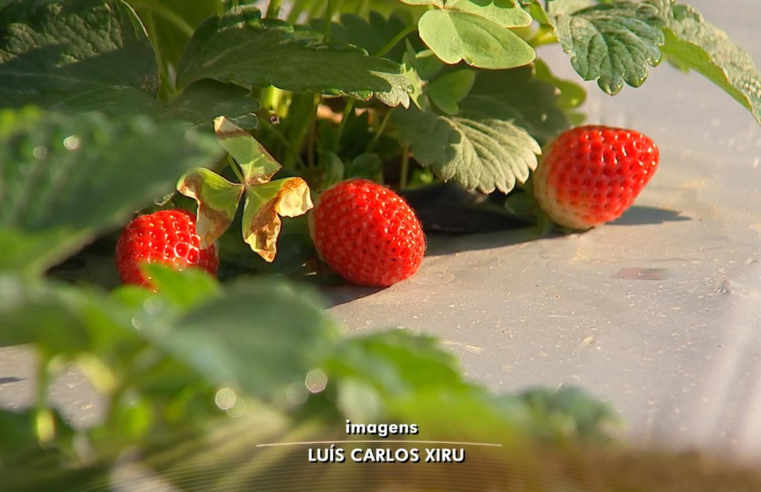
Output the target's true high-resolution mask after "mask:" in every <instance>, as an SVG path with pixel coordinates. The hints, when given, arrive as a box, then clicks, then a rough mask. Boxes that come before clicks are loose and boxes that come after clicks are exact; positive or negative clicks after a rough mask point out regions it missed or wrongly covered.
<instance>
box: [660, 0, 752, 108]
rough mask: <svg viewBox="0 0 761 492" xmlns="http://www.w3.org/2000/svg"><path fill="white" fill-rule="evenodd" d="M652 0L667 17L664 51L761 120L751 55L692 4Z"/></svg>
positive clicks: (671, 58) (672, 59) (673, 59)
mask: <svg viewBox="0 0 761 492" xmlns="http://www.w3.org/2000/svg"><path fill="white" fill-rule="evenodd" d="M653 3H655V4H657V5H658V6H659V8H660V11H661V13H663V14H664V15H667V18H668V24H667V25H666V27H665V28H664V32H665V35H666V37H665V43H664V44H663V46H662V47H661V51H662V52H663V54H664V55H666V56H667V57H668V59H669V60H670V61H674V62H676V63H678V64H679V65H680V66H683V67H688V68H691V69H693V70H695V71H697V72H699V73H701V74H702V75H703V76H705V77H706V78H708V79H709V80H710V81H711V82H713V83H715V84H716V85H718V86H719V87H721V88H722V89H723V90H725V91H726V92H727V93H728V94H729V95H731V96H732V97H733V98H734V99H735V100H737V101H738V102H739V103H740V104H742V105H743V106H745V107H746V108H747V109H748V110H749V111H750V112H751V113H753V116H754V117H755V118H756V121H758V122H759V123H761V74H759V71H758V68H757V67H756V64H755V63H754V62H753V59H752V58H751V56H750V55H749V54H748V53H747V52H746V51H745V50H743V49H742V48H740V47H739V46H737V45H736V44H735V43H733V42H732V41H731V40H730V39H729V36H727V34H726V33H725V32H724V31H722V30H721V29H719V28H717V27H715V26H713V25H712V24H710V23H708V22H705V20H703V17H702V16H701V15H700V13H699V12H698V11H697V10H695V9H694V8H693V7H690V6H689V5H682V4H674V3H673V2H669V1H668V0H657V1H653Z"/></svg>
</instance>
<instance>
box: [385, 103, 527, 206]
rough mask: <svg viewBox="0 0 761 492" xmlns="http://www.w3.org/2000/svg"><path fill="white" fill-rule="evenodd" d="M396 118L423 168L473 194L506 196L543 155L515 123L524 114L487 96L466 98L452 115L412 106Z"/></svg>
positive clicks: (396, 115) (395, 114)
mask: <svg viewBox="0 0 761 492" xmlns="http://www.w3.org/2000/svg"><path fill="white" fill-rule="evenodd" d="M392 118H393V121H394V123H395V124H396V125H397V126H398V127H399V128H400V130H401V131H400V136H401V138H402V140H403V141H405V143H407V144H409V145H411V146H412V153H413V154H414V156H415V159H416V160H417V161H418V162H419V163H420V164H422V165H424V166H431V167H432V168H433V170H434V172H435V173H436V175H437V176H438V177H439V178H441V179H442V180H444V181H449V180H451V179H454V180H455V181H456V182H457V183H459V184H460V185H461V186H463V187H464V188H466V189H469V190H472V189H476V188H477V189H479V190H481V191H483V192H484V193H491V192H493V191H494V190H495V189H498V190H499V191H501V192H503V193H508V192H509V191H510V190H512V189H513V187H514V186H515V184H516V183H523V182H525V181H526V179H528V175H529V172H530V171H531V170H533V169H535V168H536V165H537V158H536V155H537V154H540V153H541V148H540V147H539V144H538V143H537V142H536V140H534V139H533V138H532V137H531V136H530V135H529V134H528V132H526V130H524V129H522V128H520V127H518V126H516V124H515V123H514V122H513V121H514V120H516V119H520V118H521V115H520V113H519V112H518V111H516V110H515V109H514V108H512V107H510V106H509V105H508V104H506V103H504V102H502V101H500V100H498V99H495V98H492V97H488V96H481V95H471V96H468V97H467V98H466V99H465V100H463V101H462V103H461V104H460V112H459V113H458V115H457V116H454V117H447V116H441V115H438V114H436V113H434V112H432V111H426V112H423V111H418V110H417V109H413V108H410V109H409V110H407V111H398V112H396V113H394V115H393V117H392Z"/></svg>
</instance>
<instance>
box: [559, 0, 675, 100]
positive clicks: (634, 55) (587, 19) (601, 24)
mask: <svg viewBox="0 0 761 492" xmlns="http://www.w3.org/2000/svg"><path fill="white" fill-rule="evenodd" d="M557 3H558V4H561V5H562V4H563V3H564V2H557ZM553 5H554V4H553ZM561 8H562V7H561ZM550 14H551V17H552V22H553V24H554V28H555V34H556V36H557V38H558V40H559V41H560V44H561V46H562V47H563V51H565V52H566V53H568V54H569V55H571V64H572V65H573V68H574V69H575V70H576V71H577V72H578V73H579V75H581V77H582V78H583V79H584V80H597V84H598V85H599V86H600V88H601V89H602V90H604V91H605V92H607V93H608V94H618V93H619V92H621V90H622V89H623V87H624V83H627V84H629V85H631V86H633V87H639V86H641V85H642V84H643V83H644V82H645V80H646V79H647V76H648V73H649V70H648V65H650V66H656V65H658V63H660V61H661V52H660V50H659V48H658V47H659V46H660V45H661V44H663V42H664V36H663V32H662V31H661V27H663V25H664V23H665V20H664V19H663V17H662V16H661V15H660V13H659V12H658V9H656V8H655V7H654V6H652V5H650V4H647V3H635V2H631V1H625V0H618V1H613V2H609V3H603V4H599V5H595V6H592V7H588V8H585V9H582V10H579V11H576V12H573V13H566V12H564V11H563V12H562V13H558V12H557V11H556V10H551V11H550Z"/></svg>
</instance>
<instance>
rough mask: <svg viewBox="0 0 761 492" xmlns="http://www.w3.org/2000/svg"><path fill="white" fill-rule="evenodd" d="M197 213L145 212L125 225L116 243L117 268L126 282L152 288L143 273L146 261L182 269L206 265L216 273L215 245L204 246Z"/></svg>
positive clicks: (206, 267) (184, 211)
mask: <svg viewBox="0 0 761 492" xmlns="http://www.w3.org/2000/svg"><path fill="white" fill-rule="evenodd" d="M200 243H201V238H200V237H199V236H198V234H197V233H196V220H195V216H194V215H193V214H191V213H190V212H188V211H186V210H181V209H177V210H161V211H158V212H154V213H152V214H149V215H141V216H140V217H138V218H136V219H135V220H133V221H132V222H130V223H129V224H127V227H125V228H124V230H123V231H122V235H121V236H120V237H119V242H118V243H117V244H116V267H117V269H118V270H119V277H120V278H121V280H122V283H125V284H137V285H142V286H145V287H149V288H150V287H151V283H150V280H151V279H150V278H146V277H145V275H143V274H142V273H140V270H139V268H138V266H139V265H140V264H141V263H143V262H147V263H164V264H167V265H170V266H173V267H175V268H176V269H177V270H182V269H184V268H185V267H198V268H203V269H204V270H206V271H207V272H209V273H210V274H212V275H216V273H217V266H218V265H219V259H218V257H217V252H216V248H215V246H212V247H210V248H208V249H203V250H202V249H200V248H199V245H200Z"/></svg>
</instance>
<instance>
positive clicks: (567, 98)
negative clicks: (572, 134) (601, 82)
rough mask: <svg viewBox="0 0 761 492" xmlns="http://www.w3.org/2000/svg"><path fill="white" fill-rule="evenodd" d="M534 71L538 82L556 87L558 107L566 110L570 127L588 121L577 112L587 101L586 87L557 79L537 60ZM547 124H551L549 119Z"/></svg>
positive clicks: (583, 115)
mask: <svg viewBox="0 0 761 492" xmlns="http://www.w3.org/2000/svg"><path fill="white" fill-rule="evenodd" d="M534 71H535V77H536V78H537V79H538V80H542V81H544V82H547V83H549V84H552V85H553V86H555V88H556V90H557V92H559V94H558V97H557V106H559V107H561V108H563V109H564V110H565V114H566V117H567V120H568V122H569V123H570V125H571V126H579V125H581V124H583V123H584V121H585V120H586V115H585V114H584V113H581V112H579V111H576V108H578V107H580V106H581V105H582V104H584V101H586V100H587V91H586V90H585V89H584V87H582V86H580V85H579V84H577V83H575V82H571V81H570V80H564V79H560V78H558V77H556V76H555V75H554V74H553V73H552V72H550V69H549V67H548V66H547V64H546V63H544V62H543V61H542V60H540V59H537V60H536V61H535V62H534ZM545 114H546V113H545ZM541 116H542V115H541V114H540V117H541ZM547 123H550V121H549V118H548V119H547Z"/></svg>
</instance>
